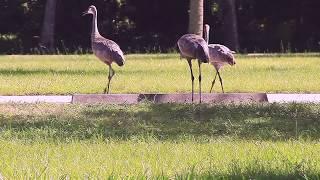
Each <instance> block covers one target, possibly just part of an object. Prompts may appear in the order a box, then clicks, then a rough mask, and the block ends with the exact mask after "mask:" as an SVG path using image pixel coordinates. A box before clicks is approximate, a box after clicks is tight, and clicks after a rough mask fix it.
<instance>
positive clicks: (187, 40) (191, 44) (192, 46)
mask: <svg viewBox="0 0 320 180" xmlns="http://www.w3.org/2000/svg"><path fill="white" fill-rule="evenodd" d="M177 44H178V47H179V50H180V58H186V59H187V61H188V64H189V68H190V73H191V81H192V98H191V99H192V102H193V93H194V76H193V72H192V62H191V60H192V59H197V60H198V66H199V95H200V103H201V63H208V61H209V49H208V44H207V43H206V41H205V40H204V39H203V38H202V37H201V36H198V35H195V34H185V35H183V36H182V37H181V38H180V39H179V40H178V42H177Z"/></svg>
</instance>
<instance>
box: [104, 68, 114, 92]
mask: <svg viewBox="0 0 320 180" xmlns="http://www.w3.org/2000/svg"><path fill="white" fill-rule="evenodd" d="M114 74H115V72H114V70H113V69H112V67H111V65H109V75H108V84H107V87H106V88H105V89H104V94H106V93H107V94H109V89H110V81H111V79H112V77H113V76H114Z"/></svg>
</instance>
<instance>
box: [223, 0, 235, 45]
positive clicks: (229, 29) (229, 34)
mask: <svg viewBox="0 0 320 180" xmlns="http://www.w3.org/2000/svg"><path fill="white" fill-rule="evenodd" d="M220 2H221V3H222V4H223V6H222V7H223V30H224V32H225V34H224V39H225V45H226V46H228V47H229V48H230V49H232V50H234V51H239V49H240V46H239V36H238V25H237V12H236V0H221V1H220Z"/></svg>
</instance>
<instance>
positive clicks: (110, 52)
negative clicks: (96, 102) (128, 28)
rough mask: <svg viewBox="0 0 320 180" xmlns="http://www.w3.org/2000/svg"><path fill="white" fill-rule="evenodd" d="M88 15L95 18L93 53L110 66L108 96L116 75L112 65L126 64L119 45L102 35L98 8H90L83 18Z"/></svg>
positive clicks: (105, 90)
mask: <svg viewBox="0 0 320 180" xmlns="http://www.w3.org/2000/svg"><path fill="white" fill-rule="evenodd" d="M87 14H92V16H93V19H92V32H91V46H92V51H93V53H94V54H95V55H96V56H97V57H98V58H99V59H100V60H101V61H102V62H104V63H105V64H107V65H108V66H109V75H108V84H107V86H106V88H105V89H104V93H107V94H108V93H109V89H110V81H111V79H112V77H113V76H114V74H115V71H114V70H113V69H112V67H111V64H112V63H113V62H115V63H116V64H117V65H119V66H123V65H124V62H125V59H124V55H123V52H122V51H121V49H120V47H119V45H118V44H117V43H115V42H114V41H112V40H109V39H106V38H104V37H102V36H101V35H100V33H99V31H98V25H97V8H96V7H95V6H89V8H88V10H87V11H85V12H83V16H84V15H87Z"/></svg>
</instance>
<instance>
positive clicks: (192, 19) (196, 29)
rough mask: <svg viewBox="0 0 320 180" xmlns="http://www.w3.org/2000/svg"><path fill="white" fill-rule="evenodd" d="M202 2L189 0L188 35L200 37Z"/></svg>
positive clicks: (200, 0)
mask: <svg viewBox="0 0 320 180" xmlns="http://www.w3.org/2000/svg"><path fill="white" fill-rule="evenodd" d="M202 31H203V0H190V12H189V33H192V34H197V35H200V36H202Z"/></svg>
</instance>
